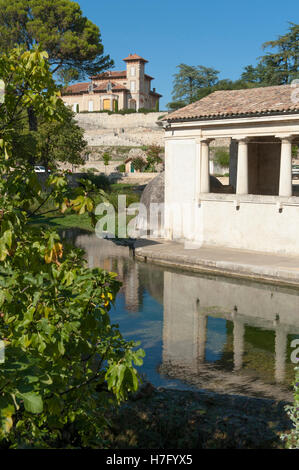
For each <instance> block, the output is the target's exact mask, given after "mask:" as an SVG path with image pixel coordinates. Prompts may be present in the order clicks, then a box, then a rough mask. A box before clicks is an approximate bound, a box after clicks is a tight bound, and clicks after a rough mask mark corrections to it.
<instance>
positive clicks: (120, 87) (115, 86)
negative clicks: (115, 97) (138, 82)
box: [94, 80, 129, 93]
mask: <svg viewBox="0 0 299 470" xmlns="http://www.w3.org/2000/svg"><path fill="white" fill-rule="evenodd" d="M109 82H110V83H111V86H112V91H116V90H117V91H129V90H128V88H127V87H125V86H124V85H121V84H120V83H116V82H111V81H110V80H106V81H105V82H104V81H103V82H101V83H99V84H98V85H94V92H95V93H101V92H102V91H106V90H107V85H108V83H109Z"/></svg>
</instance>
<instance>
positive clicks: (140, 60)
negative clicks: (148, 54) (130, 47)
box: [123, 54, 148, 63]
mask: <svg viewBox="0 0 299 470" xmlns="http://www.w3.org/2000/svg"><path fill="white" fill-rule="evenodd" d="M123 60H124V61H125V62H130V61H131V60H132V61H133V60H137V61H139V62H144V63H146V62H148V60H145V59H143V58H142V57H141V56H140V55H138V54H129V55H128V57H126V58H125V59H123Z"/></svg>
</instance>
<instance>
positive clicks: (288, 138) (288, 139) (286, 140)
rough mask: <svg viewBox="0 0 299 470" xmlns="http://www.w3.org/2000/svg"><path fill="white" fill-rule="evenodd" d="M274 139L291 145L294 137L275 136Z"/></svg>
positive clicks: (287, 135)
mask: <svg viewBox="0 0 299 470" xmlns="http://www.w3.org/2000/svg"><path fill="white" fill-rule="evenodd" d="M275 137H276V139H280V140H281V142H288V143H292V141H293V139H294V137H295V136H294V135H293V134H277V135H275Z"/></svg>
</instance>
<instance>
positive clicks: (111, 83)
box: [62, 54, 162, 112]
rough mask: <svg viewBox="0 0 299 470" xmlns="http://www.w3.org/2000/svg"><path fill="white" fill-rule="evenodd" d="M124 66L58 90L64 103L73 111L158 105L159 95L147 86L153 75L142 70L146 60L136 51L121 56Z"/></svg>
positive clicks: (147, 107)
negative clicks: (122, 68)
mask: <svg viewBox="0 0 299 470" xmlns="http://www.w3.org/2000/svg"><path fill="white" fill-rule="evenodd" d="M124 61H125V63H126V70H121V71H116V70H110V71H107V72H104V73H101V74H99V75H95V76H93V77H90V82H86V83H77V84H75V85H71V86H69V87H67V88H66V89H65V90H64V92H63V93H62V99H63V101H64V103H65V104H67V105H69V106H71V107H72V108H73V110H74V111H75V112H80V111H89V112H93V111H105V110H106V111H117V110H123V109H135V110H136V111H138V110H139V109H140V108H145V109H159V100H160V98H161V96H162V95H160V94H159V93H157V92H156V89H155V88H154V89H153V90H151V81H152V80H153V77H151V76H150V75H147V74H146V73H145V64H146V63H147V60H145V59H143V58H142V57H140V56H138V55H137V54H130V55H129V56H128V57H126V58H125V59H124Z"/></svg>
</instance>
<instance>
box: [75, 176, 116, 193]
mask: <svg viewBox="0 0 299 470" xmlns="http://www.w3.org/2000/svg"><path fill="white" fill-rule="evenodd" d="M80 180H81V184H82V185H84V184H85V182H86V180H88V181H90V182H91V183H92V184H93V185H94V187H95V188H97V189H102V190H103V191H109V190H110V181H109V178H108V177H107V176H106V175H104V174H100V175H99V174H97V175H95V174H93V173H90V172H89V173H88V174H86V175H82V176H81V179H80Z"/></svg>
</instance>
